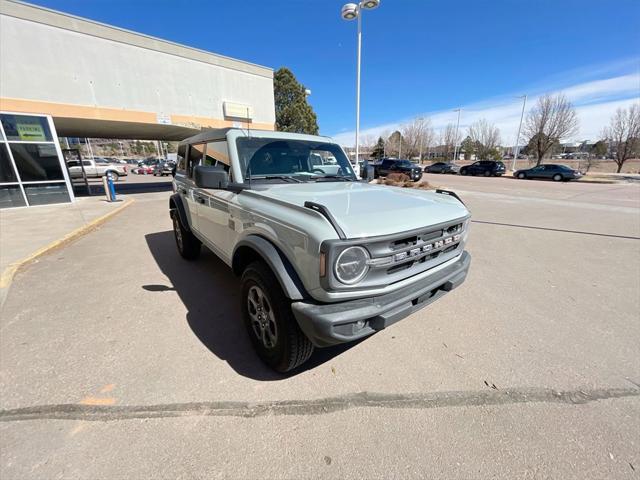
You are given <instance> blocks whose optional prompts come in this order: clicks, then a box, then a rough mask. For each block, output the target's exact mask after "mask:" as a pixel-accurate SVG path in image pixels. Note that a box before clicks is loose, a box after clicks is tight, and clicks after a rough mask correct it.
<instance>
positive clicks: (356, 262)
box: [335, 247, 369, 285]
mask: <svg viewBox="0 0 640 480" xmlns="http://www.w3.org/2000/svg"><path fill="white" fill-rule="evenodd" d="M367 260H369V253H368V252H367V251H366V250H365V249H364V248H362V247H349V248H345V249H344V250H343V251H342V252H341V253H340V255H338V259H337V260H336V268H335V273H336V277H337V278H338V280H340V281H341V282H342V283H345V284H347V285H353V284H354V283H358V282H359V281H360V280H362V278H363V277H364V276H365V275H366V274H367V272H368V271H369V266H368V265H367Z"/></svg>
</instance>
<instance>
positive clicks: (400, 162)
mask: <svg viewBox="0 0 640 480" xmlns="http://www.w3.org/2000/svg"><path fill="white" fill-rule="evenodd" d="M396 165H398V166H400V167H413V163H411V162H410V161H409V160H398V161H397V162H396Z"/></svg>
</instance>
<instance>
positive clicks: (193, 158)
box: [187, 143, 205, 178]
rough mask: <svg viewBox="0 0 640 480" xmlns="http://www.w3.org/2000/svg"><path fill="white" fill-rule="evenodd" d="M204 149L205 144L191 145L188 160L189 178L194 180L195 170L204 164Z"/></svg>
mask: <svg viewBox="0 0 640 480" xmlns="http://www.w3.org/2000/svg"><path fill="white" fill-rule="evenodd" d="M204 147H205V144H204V143H198V144H196V145H189V152H188V158H187V177H189V178H193V169H194V168H195V167H197V166H198V165H200V164H201V163H202V157H203V156H204Z"/></svg>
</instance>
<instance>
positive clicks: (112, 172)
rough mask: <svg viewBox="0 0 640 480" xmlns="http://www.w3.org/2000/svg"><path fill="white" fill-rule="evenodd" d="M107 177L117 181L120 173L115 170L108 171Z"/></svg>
mask: <svg viewBox="0 0 640 480" xmlns="http://www.w3.org/2000/svg"><path fill="white" fill-rule="evenodd" d="M107 178H108V179H109V180H111V181H112V182H117V181H118V174H117V173H116V172H114V171H111V170H110V171H108V172H107Z"/></svg>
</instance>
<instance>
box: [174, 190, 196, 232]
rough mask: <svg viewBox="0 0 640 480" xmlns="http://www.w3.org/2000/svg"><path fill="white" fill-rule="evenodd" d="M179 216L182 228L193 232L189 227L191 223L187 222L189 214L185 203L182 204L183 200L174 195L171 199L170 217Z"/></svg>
mask: <svg viewBox="0 0 640 480" xmlns="http://www.w3.org/2000/svg"><path fill="white" fill-rule="evenodd" d="M175 214H177V215H178V218H179V219H180V222H181V223H182V226H183V227H184V228H185V230H187V231H189V232H190V231H191V227H190V226H189V221H188V220H187V212H186V210H185V208H184V203H183V202H182V198H181V197H180V195H178V194H177V193H174V194H173V195H171V196H170V197H169V215H175Z"/></svg>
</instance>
